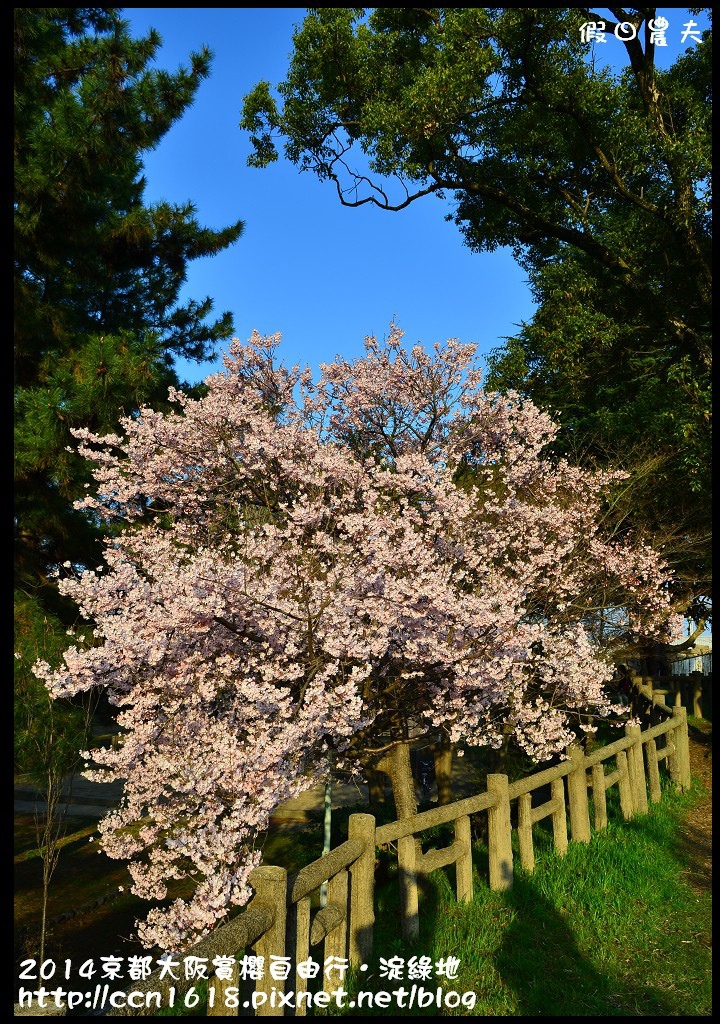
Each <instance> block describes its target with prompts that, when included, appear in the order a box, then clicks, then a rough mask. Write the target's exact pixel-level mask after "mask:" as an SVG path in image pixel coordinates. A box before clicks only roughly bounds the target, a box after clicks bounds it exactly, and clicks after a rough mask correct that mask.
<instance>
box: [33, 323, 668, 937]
mask: <svg viewBox="0 0 720 1024" xmlns="http://www.w3.org/2000/svg"><path fill="white" fill-rule="evenodd" d="M278 342H279V339H278V338H277V337H275V338H269V339H262V338H260V337H259V336H258V335H257V334H255V335H253V337H252V338H251V339H250V342H249V343H248V344H246V345H243V344H241V343H240V342H238V341H235V342H233V344H232V346H231V348H230V351H229V353H228V355H227V357H226V359H225V370H224V372H222V373H217V374H214V375H213V376H211V377H209V378H208V380H207V386H208V391H207V395H206V396H205V397H204V398H201V399H192V398H190V397H188V396H187V395H184V394H182V393H180V392H172V393H171V396H170V397H171V399H172V400H173V401H174V402H175V403H176V405H177V411H176V412H173V413H171V414H163V413H159V412H156V411H154V410H152V409H147V408H144V409H141V410H140V411H139V413H138V414H137V415H135V416H132V417H129V418H127V419H126V420H124V421H123V423H122V429H123V433H122V435H105V436H103V437H99V436H96V435H93V434H92V433H91V432H90V431H88V430H78V431H76V436H77V437H78V439H79V441H80V442H81V446H80V450H81V452H82V453H83V454H84V455H85V456H86V457H87V458H88V459H89V460H91V462H92V464H93V466H94V476H95V481H96V487H95V490H94V491H93V492H91V493H89V494H88V495H87V496H86V497H85V498H84V499H83V500H81V501H79V502H78V507H79V508H84V509H86V510H88V512H90V513H91V514H93V515H96V516H99V517H101V518H102V519H104V520H106V521H107V522H109V523H113V524H120V525H122V527H123V528H122V529H120V530H115V531H113V533H112V536H110V538H109V539H108V541H107V542H106V549H105V558H104V564H103V565H101V566H99V567H97V568H96V569H87V570H86V571H84V572H82V573H81V574H80V575H79V576H78V577H76V578H68V579H66V580H64V581H63V582H62V583H61V588H62V590H63V592H64V593H66V594H67V595H69V596H70V597H72V598H73V599H74V600H75V601H76V602H77V603H78V605H79V607H80V608H81V610H82V614H83V615H84V616H85V617H86V618H87V619H88V620H89V621H90V622H92V623H93V624H94V629H95V643H94V644H93V645H92V646H90V647H88V648H87V649H85V648H82V647H80V646H77V645H76V646H71V647H70V648H69V649H68V651H67V652H66V655H65V667H64V668H63V670H61V671H51V670H50V669H49V667H48V666H47V665H44V664H42V663H39V664H38V665H37V666H36V671H37V673H38V675H39V676H40V677H41V678H44V679H45V680H46V683H47V685H48V687H49V689H50V691H51V692H52V693H53V694H54V695H56V696H61V695H62V696H69V695H72V694H76V693H78V692H80V691H83V690H88V689H90V688H92V687H97V686H102V687H104V688H105V689H106V691H107V693H108V696H109V699H110V701H111V702H112V704H114V705H115V706H116V707H117V709H118V722H119V724H120V725H121V726H122V728H123V729H124V730H125V741H124V744H123V745H122V746H121V747H120V748H119V749H117V750H103V751H95V752H93V758H94V761H95V765H96V767H95V768H94V770H93V771H91V772H90V773H89V775H90V777H92V778H97V779H123V780H124V781H125V789H124V797H123V800H122V803H121V805H120V806H119V807H118V808H117V809H116V810H114V811H113V812H111V813H110V814H108V815H107V817H106V818H105V819H104V822H103V823H102V829H101V831H102V845H103V848H104V850H105V851H106V853H108V854H109V855H110V856H112V857H120V858H127V859H128V860H129V862H130V869H131V874H132V878H133V891H134V892H135V893H136V894H137V895H139V896H142V897H144V898H146V899H148V900H150V901H153V903H155V904H158V903H161V902H162V903H163V905H162V906H154V907H153V909H151V910H150V912H149V914H148V915H147V918H146V920H145V921H144V922H143V923H142V924H141V925H140V927H139V934H140V937H141V939H142V940H143V942H145V943H146V944H147V945H148V946H151V945H153V944H157V945H159V946H161V947H162V948H164V949H172V950H182V949H184V948H187V947H188V946H189V945H190V944H192V942H194V941H196V940H197V939H198V938H199V937H200V936H202V935H204V934H206V933H207V932H208V931H210V930H211V929H212V928H213V927H215V926H216V925H217V923H218V922H219V921H221V920H222V919H223V918H224V917H225V916H226V915H227V914H228V913H229V912H230V911H231V910H232V909H233V908H234V907H238V906H242V905H243V904H244V903H245V902H246V901H247V899H248V897H249V894H250V889H249V886H248V874H249V872H250V870H252V868H253V867H254V866H255V865H256V864H257V863H258V860H259V852H258V849H257V840H258V836H259V835H260V833H262V831H263V830H264V829H265V828H266V827H267V825H268V820H269V816H270V814H271V812H272V811H273V809H274V808H275V807H276V806H277V804H278V803H280V802H282V801H284V800H287V799H288V798H290V797H293V796H295V795H296V794H298V793H300V792H301V791H303V790H305V789H307V788H308V787H310V786H312V785H313V784H315V783H317V782H319V781H321V780H323V779H326V778H327V776H328V772H329V768H330V764H331V763H332V764H333V765H334V766H335V767H336V768H337V767H339V768H342V769H344V770H346V771H348V772H355V773H356V774H358V775H361V774H362V772H363V770H364V767H365V765H366V763H367V750H368V748H369V747H374V746H378V745H379V744H380V745H381V744H382V742H386V741H387V739H388V737H389V738H391V739H392V738H396V737H397V738H399V737H401V736H403V735H404V734H405V733H404V730H405V729H406V727H407V724H408V722H409V721H411V720H412V722H413V723H414V724H419V725H422V726H424V727H426V728H427V729H428V730H433V731H435V732H437V731H442V732H444V733H445V734H446V735H447V736H449V737H450V739H451V740H453V741H457V740H460V739H462V740H463V741H464V742H465V743H467V744H475V745H482V744H486V745H489V746H497V745H499V743H500V742H501V740H502V736H503V730H504V728H505V727H506V726H507V725H509V726H511V727H512V728H513V730H514V733H515V736H516V739H517V741H518V742H519V743H520V745H521V746H522V747H523V748H524V749H525V750H526V751H528V753H530V754H531V755H533V756H535V757H536V758H538V759H544V758H546V757H548V756H550V755H551V754H554V753H557V752H558V751H562V750H563V748H564V747H565V746H566V744H567V743H568V742H569V741H570V739H571V738H572V735H573V732H572V729H573V727H574V726H575V725H576V724H577V723H578V716H579V715H580V714H582V715H583V716H593V717H594V719H597V717H605V718H613V717H614V716H615V714H616V712H617V711H618V709H617V708H616V707H615V706H614V705H613V704H612V701H611V698H610V697H609V696H608V693H607V692H606V689H605V684H606V682H607V680H608V678H609V676H610V668H609V664H610V658H611V657H612V653H613V645H614V644H615V643H617V644H621V643H625V642H627V640H628V638H630V637H636V636H646V637H647V636H656V637H667V636H669V635H670V632H671V631H672V630H673V629H674V628H676V621H675V619H674V618H673V615H672V610H671V608H670V605H669V599H668V588H667V579H666V573H665V569H664V566H663V564H662V562H661V560H660V558H659V556H658V555H657V553H655V552H654V551H652V550H651V549H649V548H648V547H647V546H644V545H635V546H631V545H630V544H627V543H620V542H618V541H611V540H608V539H607V538H604V537H603V534H602V531H601V528H600V525H599V524H600V510H601V505H602V500H603V495H604V493H605V491H606V489H607V487H608V484H609V483H610V482H611V480H612V476H608V475H602V474H590V473H588V472H585V471H583V470H580V469H578V468H576V467H573V466H570V465H568V464H567V463H566V462H564V461H562V460H558V459H552V458H550V457H549V456H548V454H547V450H548V444H549V442H551V441H552V439H553V438H554V436H555V434H556V427H555V425H554V424H553V422H552V420H551V419H550V417H549V416H548V415H546V414H545V413H543V412H541V411H540V410H539V409H537V408H535V407H534V406H533V405H532V404H531V403H530V402H528V401H526V400H524V399H523V400H521V398H520V397H519V396H518V395H509V396H508V395H505V396H501V395H498V394H489V393H485V392H484V391H483V390H482V388H481V382H480V372H479V369H478V367H477V366H476V364H475V361H474V358H475V352H474V348H473V346H470V345H461V344H459V343H458V342H456V341H450V342H448V343H447V344H446V345H445V346H439V345H438V346H435V347H434V349H433V350H432V351H431V352H426V351H425V350H424V349H423V348H421V347H420V346H414V347H413V348H412V349H410V350H409V351H407V350H405V349H404V348H403V346H402V335H401V332H400V331H398V329H397V328H395V327H394V326H393V327H392V329H391V332H390V336H389V339H388V341H387V342H386V343H384V344H383V343H379V342H378V341H376V340H375V339H368V341H367V344H366V354H365V356H364V357H363V358H362V359H358V360H356V361H355V362H348V361H346V360H344V359H337V360H336V361H335V362H334V363H331V364H329V365H325V366H323V367H322V373H321V377H320V379H319V381H317V382H316V383H315V382H313V379H312V376H311V375H310V373H309V372H308V371H306V370H301V369H300V368H298V367H293V368H290V369H287V368H285V367H283V366H276V365H275V362H274V354H275V350H276V348H277V345H278ZM599 597H601V600H598V598H599ZM584 720H585V722H586V724H587V721H588V719H587V718H586V719H584ZM86 756H89V755H86ZM187 879H192V881H193V892H192V895H191V896H190V897H188V898H186V899H184V900H183V899H175V900H174V901H173V900H170V902H169V903H167V902H166V901H167V899H168V894H169V889H168V886H169V883H170V882H171V881H173V880H187Z"/></svg>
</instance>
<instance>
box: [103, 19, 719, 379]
mask: <svg viewBox="0 0 720 1024" xmlns="http://www.w3.org/2000/svg"><path fill="white" fill-rule="evenodd" d="M305 10H306V9H305V8H302V7H298V8H288V7H283V8H269V9H261V8H252V7H251V8H232V7H231V8H227V7H224V8H221V7H211V8H197V7H183V8H172V7H169V8H140V7H135V8H123V9H122V17H123V18H124V19H126V20H127V21H128V22H129V24H130V32H131V34H132V35H133V36H135V37H138V36H142V35H146V34H147V32H148V30H149V29H150V28H155V29H157V30H158V32H159V33H160V35H161V37H162V39H163V46H162V47H161V49H160V50H159V53H158V58H157V65H158V66H159V67H162V68H165V69H167V70H169V71H175V70H176V69H177V67H178V66H179V65H180V64H184V65H187V64H188V58H189V54H190V52H191V51H192V50H197V49H199V48H200V46H201V45H202V44H207V45H208V46H209V47H210V49H211V50H212V51H213V52H214V54H215V57H214V60H213V65H212V71H211V75H210V78H209V79H207V80H206V81H205V82H203V83H202V84H201V86H200V88H199V90H198V94H197V96H196V99H195V103H194V105H193V106H192V107H191V108H190V109H189V110H188V111H187V112H186V114H185V115H184V116H183V118H182V119H181V120H180V121H179V122H178V123H177V124H176V125H174V126H173V127H172V128H171V130H170V131H169V132H168V133H167V135H166V136H165V137H164V138H163V140H162V141H161V143H160V145H159V146H158V148H157V149H156V150H155V151H153V152H152V153H149V154H146V156H145V161H144V162H145V174H146V178H147V190H146V200H147V201H148V202H153V201H157V200H160V199H165V200H168V201H169V202H175V203H184V202H187V201H191V202H193V203H194V204H195V206H196V208H197V217H198V220H199V221H200V223H201V224H203V225H204V226H207V227H211V228H220V227H224V226H226V225H227V224H229V223H231V222H233V221H235V220H237V219H242V220H244V221H245V231H244V233H243V235H242V237H241V238H240V240H239V241H238V242H237V243H236V244H235V245H234V246H232V247H231V248H230V249H228V250H226V251H225V252H223V253H221V254H219V255H218V256H215V257H212V258H208V259H204V260H196V261H194V262H193V263H191V264H190V267H189V273H188V283H187V285H186V288H185V291H184V292H183V297H186V298H190V297H192V298H195V299H202V298H204V297H205V296H206V295H209V296H210V297H211V298H212V299H213V300H214V302H215V310H216V311H217V312H221V311H224V310H230V311H231V312H232V314H233V318H234V323H235V335H236V336H237V337H239V338H241V339H243V340H246V339H247V338H248V337H249V336H250V334H251V332H252V330H253V329H254V328H256V329H257V330H258V331H260V333H261V334H274V333H276V332H279V333H281V334H282V335H283V341H282V345H281V348H280V355H281V357H282V358H283V359H284V361H285V362H287V363H294V362H300V363H302V364H303V365H304V364H307V365H309V366H311V367H312V368H313V369H314V370H316V369H317V367H318V366H319V364H320V363H321V362H327V361H330V360H332V359H333V358H334V356H335V355H337V354H342V355H344V356H345V357H347V358H353V357H354V356H358V355H360V354H361V353H362V351H363V340H364V338H365V336H366V335H368V334H376V335H378V336H384V335H385V334H386V333H387V330H388V326H389V324H390V321H391V320H393V319H395V320H396V322H397V323H398V325H399V326H400V327H401V328H402V329H403V330H404V331H405V332H406V341H407V342H408V344H415V343H416V342H421V343H424V344H426V345H432V344H433V343H434V342H436V341H445V340H446V339H447V338H450V337H453V338H459V339H460V340H461V341H463V342H474V343H476V344H477V345H478V349H479V352H480V354H481V355H482V354H483V353H487V352H488V351H489V350H490V349H492V348H493V347H495V346H497V345H499V344H501V342H502V339H503V338H504V337H505V336H507V335H510V334H513V333H514V332H515V330H516V328H517V326H518V325H519V324H520V323H521V322H522V321H524V320H528V319H530V318H531V317H532V314H533V304H532V299H531V296H530V292H529V289H528V286H527V282H526V278H525V275H524V273H523V272H522V271H521V270H520V268H519V267H518V266H517V265H516V264H515V262H514V260H513V259H512V256H511V254H510V252H509V251H506V250H503V251H496V252H494V253H482V254H478V253H472V252H470V250H469V249H468V248H467V247H466V246H465V245H464V244H463V240H462V236H461V234H460V231H459V229H458V228H457V227H456V226H455V225H454V224H453V223H451V222H447V221H446V220H445V219H444V218H445V216H446V214H447V213H448V212H450V211H451V206H450V204H449V203H443V202H441V201H440V200H438V199H436V198H435V197H427V198H426V199H424V200H419V201H418V202H416V203H413V204H412V205H411V206H410V207H409V208H408V209H406V210H403V211H401V212H399V213H384V212H382V211H380V210H377V209H375V208H371V207H368V206H366V207H362V208H361V209H345V208H343V207H341V205H340V203H339V201H338V200H337V198H336V195H335V191H334V188H333V187H332V186H331V185H330V184H329V183H323V184H321V183H320V182H318V181H317V179H316V178H315V177H314V175H311V174H310V173H304V174H301V173H299V172H298V171H297V169H296V168H295V167H294V166H293V165H292V164H290V163H289V162H288V161H286V160H284V159H283V158H282V157H281V158H280V160H279V161H278V162H277V163H275V164H273V165H272V166H270V167H269V168H266V169H263V170H257V169H254V168H250V167H247V164H246V160H247V157H248V155H249V153H250V151H251V147H250V142H249V138H248V136H247V134H246V133H244V132H241V131H240V128H239V120H240V111H241V106H242V101H243V97H244V96H245V94H246V93H247V92H249V90H250V89H251V88H252V87H253V86H254V85H255V84H256V83H257V82H258V81H260V80H261V79H267V80H268V81H270V83H271V84H272V85H273V86H274V85H276V84H277V83H278V82H280V81H281V80H282V79H283V78H284V77H285V71H286V68H287V64H288V56H289V54H290V52H291V50H292V33H293V29H294V27H295V26H298V25H299V24H300V23H301V22H302V20H303V17H304V15H305ZM661 14H664V15H665V17H666V18H667V20H668V21H669V22H670V27H669V29H668V30H667V33H666V38H667V40H668V44H669V45H668V47H667V48H666V49H664V50H663V48H660V47H658V48H657V51H656V53H657V60H658V64H660V65H661V66H662V65H663V64H666V63H668V62H670V61H671V59H672V58H674V56H676V55H677V53H678V52H679V51H680V49H685V48H686V47H688V46H691V45H693V44H692V41H691V40H690V41H688V42H687V43H686V44H685V45H684V46H682V47H681V46H680V37H681V34H682V26H683V24H684V23H685V22H687V21H688V19H689V17H690V15H689V14H688V12H687V11H686V10H684V9H680V8H664V9H663V8H661V9H658V16H660V15H661ZM696 21H697V22H698V25H699V28H704V27H705V26H706V24H707V21H706V19H705V18H704V17H696ZM596 51H598V52H599V53H600V54H601V55H602V56H605V57H606V58H607V60H612V59H613V57H614V56H617V57H618V58H620V57H621V56H622V54H624V47H623V46H622V44H621V43H620V42H619V41H617V40H615V39H614V38H612V37H611V38H610V39H608V41H607V43H606V44H604V45H603V46H600V45H599V44H596ZM213 368H214V366H213V364H207V363H205V364H202V365H198V364H185V363H182V364H181V365H179V367H178V369H179V372H180V374H181V376H183V377H185V378H186V379H187V380H189V381H196V380H200V379H202V378H203V377H205V376H207V374H208V373H210V372H211V371H212V369H213Z"/></svg>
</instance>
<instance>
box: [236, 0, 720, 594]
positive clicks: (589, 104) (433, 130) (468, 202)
mask: <svg viewBox="0 0 720 1024" xmlns="http://www.w3.org/2000/svg"><path fill="white" fill-rule="evenodd" d="M609 10H610V11H611V14H612V17H607V16H606V17H603V16H602V15H601V14H596V13H593V12H592V11H591V10H588V9H584V8H373V9H366V8H324V9H313V10H311V11H310V13H309V14H308V16H307V17H306V18H305V21H304V22H303V24H302V26H301V27H300V28H299V30H298V31H297V32H296V34H295V37H294V49H293V53H292V55H291V59H290V64H289V68H288V72H287V77H286V78H285V80H284V81H283V82H281V83H280V84H279V85H278V87H277V95H276V94H274V93H273V92H272V91H271V88H270V84H269V83H268V82H261V83H259V84H258V85H257V86H256V87H255V88H254V89H253V91H252V92H251V93H249V94H248V96H246V98H245V101H244V107H243V117H242V121H241V125H242V127H243V128H244V129H245V130H247V131H249V132H250V135H251V140H252V143H253V152H252V154H251V156H250V158H249V163H250V164H251V165H255V166H258V167H262V166H265V165H267V164H268V163H269V162H271V161H273V160H275V159H277V157H278V147H279V146H282V147H283V150H284V153H285V156H286V157H287V158H288V159H290V160H291V161H293V162H294V163H295V164H296V165H297V166H298V167H299V168H300V169H302V170H310V171H312V172H313V173H315V174H316V175H318V177H319V178H320V179H321V180H327V181H329V182H332V183H333V184H334V185H335V187H336V189H337V193H338V197H339V199H340V201H341V202H342V203H343V204H344V205H346V206H361V205H364V204H367V203H371V204H374V205H375V206H378V207H380V208H382V209H385V210H388V211H398V210H401V209H403V208H404V207H406V206H408V205H409V204H410V203H412V202H415V201H416V200H418V199H421V198H423V197H425V196H428V195H435V196H438V197H441V198H443V199H448V198H450V199H452V201H453V203H454V213H453V214H452V215H451V216H452V218H453V219H454V220H455V222H456V223H457V225H458V226H459V227H460V229H461V231H462V233H463V235H464V238H465V241H466V243H467V244H468V245H469V246H470V247H471V248H472V249H474V250H478V251H480V250H487V251H492V250H494V249H496V248H497V247H500V246H507V247H510V248H512V250H513V252H514V254H515V256H516V258H517V260H518V261H519V262H520V264H521V266H522V267H524V268H525V269H526V271H527V272H528V276H529V281H530V284H531V287H532V288H533V291H534V294H535V297H536V298H537V300H538V303H539V308H538V312H537V315H536V316H535V317H534V319H533V320H532V322H531V323H530V324H527V325H523V329H522V332H521V334H519V336H518V337H517V338H514V339H511V340H510V341H509V343H508V345H507V346H506V348H505V349H500V350H498V351H496V353H495V354H494V358H493V360H492V373H493V376H492V378H491V386H492V387H504V388H517V389H518V390H520V391H521V392H522V393H524V394H529V395H531V396H532V397H533V398H534V399H535V400H536V401H537V402H538V403H539V404H541V405H543V406H544V407H546V408H550V409H552V410H553V411H554V412H557V414H558V415H559V417H560V421H561V423H562V426H563V431H562V433H561V435H560V437H559V439H558V442H559V444H560V445H561V446H562V448H563V450H565V451H566V452H570V453H572V454H573V456H574V457H576V458H578V459H580V460H582V461H585V462H586V463H591V462H592V461H593V460H595V461H599V462H600V463H601V464H608V463H609V462H610V461H619V463H620V464H622V465H625V466H627V467H629V468H631V469H632V470H633V472H634V474H635V476H636V479H637V489H635V490H634V491H632V493H633V498H634V500H633V510H632V511H630V510H629V508H628V507H627V506H626V508H625V509H624V511H623V513H622V515H620V516H619V517H618V528H624V529H628V528H630V527H633V528H635V529H640V530H642V531H643V532H645V534H646V536H648V537H649V538H651V539H653V540H654V541H656V542H657V543H663V544H665V545H666V546H667V550H668V555H669V557H671V558H672V561H673V564H674V565H675V567H676V569H677V571H678V577H677V580H676V584H675V585H676V588H677V594H678V599H679V600H680V601H684V603H685V604H686V606H692V604H693V602H694V601H696V600H697V599H700V598H703V597H707V596H708V594H709V587H710V581H709V577H710V570H709V566H710V475H709V474H710V470H709V446H710V440H709V437H710V427H709V423H710V366H711V336H710V314H711V309H710V301H711V268H710V243H711V239H710V209H711V198H710V169H711V148H710V147H711V38H710V33H709V32H706V33H704V34H703V36H702V38H700V35H699V33H697V32H695V34H694V35H693V36H691V37H690V40H689V41H688V43H687V46H688V47H689V48H688V49H687V51H686V52H685V53H684V54H683V55H682V56H681V57H680V58H678V59H677V60H676V61H675V63H674V64H673V65H672V67H670V68H669V69H668V70H667V71H662V70H660V69H659V68H658V67H657V66H656V63H655V51H656V37H655V36H654V34H653V28H654V27H657V26H656V25H654V19H655V18H656V12H655V9H653V8H627V9H620V8H613V9H609ZM696 13H697V12H696ZM590 21H592V22H594V23H595V24H596V26H602V27H601V28H600V29H599V32H598V34H599V35H600V36H601V37H603V38H605V39H606V40H607V37H608V36H609V41H608V42H607V47H606V48H607V49H609V48H610V47H611V46H612V47H614V52H615V55H616V56H617V57H622V56H623V55H624V67H623V69H621V70H619V71H612V70H610V69H609V68H608V67H606V66H604V60H603V57H604V49H605V48H604V47H603V45H602V44H600V43H598V44H596V51H597V53H596V55H595V56H594V57H593V58H592V59H591V51H590V47H589V45H588V43H587V42H585V41H583V39H582V36H581V29H582V26H583V25H585V24H586V23H588V22H590ZM619 22H626V23H629V24H630V25H632V26H633V29H634V37H633V38H627V39H626V41H621V40H620V39H616V38H614V34H613V33H614V30H615V28H616V26H617V24H618V23H619ZM672 30H673V31H675V32H677V31H679V28H678V26H677V25H676V24H674V25H673V26H672ZM668 31H670V29H668ZM625 35H626V36H630V35H633V33H632V32H630V31H626V32H625ZM638 510H642V511H641V512H640V511H638ZM621 524H622V525H621Z"/></svg>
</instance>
